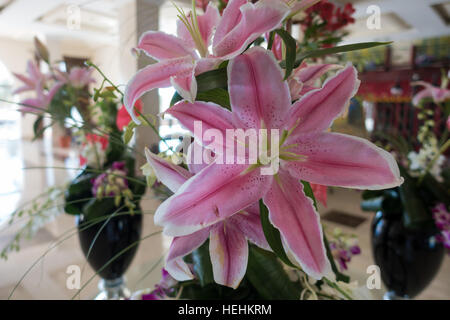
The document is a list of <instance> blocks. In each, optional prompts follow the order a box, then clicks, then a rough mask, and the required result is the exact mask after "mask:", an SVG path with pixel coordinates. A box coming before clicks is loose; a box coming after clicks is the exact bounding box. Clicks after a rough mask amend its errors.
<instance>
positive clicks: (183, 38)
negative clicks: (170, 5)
mask: <svg viewBox="0 0 450 320" xmlns="http://www.w3.org/2000/svg"><path fill="white" fill-rule="evenodd" d="M180 13H181V16H180V20H179V21H178V25H177V29H178V30H177V33H178V37H175V36H172V35H169V34H166V33H164V32H160V31H148V32H146V33H144V34H143V35H142V36H141V38H140V39H139V43H138V46H137V48H136V50H142V51H144V53H145V54H147V55H148V56H150V57H152V58H154V59H156V60H157V61H159V62H157V63H155V64H152V65H149V66H147V67H145V68H143V69H142V70H140V71H138V72H137V73H136V74H135V75H134V76H133V78H132V79H131V80H130V81H129V82H128V85H127V88H126V90H125V95H124V104H125V107H126V108H127V110H128V112H129V113H130V115H131V117H132V118H133V120H134V122H136V123H137V124H139V123H140V121H139V120H138V119H137V116H136V115H135V113H134V111H133V106H134V103H135V102H136V100H137V99H138V98H139V97H140V96H142V95H143V94H144V93H145V92H148V91H150V90H153V89H155V88H164V87H169V86H171V85H172V86H173V87H174V88H175V89H176V90H177V91H178V93H179V94H180V95H181V96H182V97H183V98H184V99H186V100H188V101H191V102H193V101H194V100H195V97H196V95H197V83H196V80H195V75H198V74H201V73H203V72H205V71H208V70H212V69H214V68H215V67H217V66H218V65H219V64H220V63H221V62H222V61H225V60H229V59H232V58H233V57H235V56H237V55H239V54H240V53H242V52H243V51H244V50H245V49H246V48H247V46H248V45H249V44H250V43H252V42H253V41H254V40H256V39H257V38H258V37H259V36H260V35H261V34H264V33H265V32H268V31H270V30H273V29H275V28H277V27H278V26H279V25H280V23H281V22H282V21H283V19H284V18H285V17H286V16H287V14H288V13H289V7H288V6H287V5H285V4H284V3H283V2H281V1H278V0H261V1H258V2H257V3H256V4H253V3H250V2H247V0H231V1H230V2H229V3H228V5H227V7H226V8H225V10H224V11H223V15H222V17H221V16H220V14H219V11H218V10H217V8H216V7H214V6H212V5H211V4H208V7H207V9H206V12H205V14H203V15H197V14H196V13H195V11H194V12H193V13H192V14H191V15H190V16H186V15H184V13H183V12H181V10H180ZM214 30H215V32H214ZM213 33H214V34H213ZM210 47H211V48H212V52H210V51H209V48H210Z"/></svg>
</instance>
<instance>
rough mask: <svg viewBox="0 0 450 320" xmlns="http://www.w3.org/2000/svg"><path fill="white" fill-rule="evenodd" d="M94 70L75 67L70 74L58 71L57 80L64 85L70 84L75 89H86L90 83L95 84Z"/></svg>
mask: <svg viewBox="0 0 450 320" xmlns="http://www.w3.org/2000/svg"><path fill="white" fill-rule="evenodd" d="M93 71H94V68H92V67H89V68H84V67H73V68H72V69H70V71H69V73H66V72H61V71H59V70H57V74H56V78H57V80H58V81H60V82H62V83H70V85H72V86H73V87H75V88H84V87H85V86H87V85H89V84H90V83H95V79H94V78H93V77H92V72H93Z"/></svg>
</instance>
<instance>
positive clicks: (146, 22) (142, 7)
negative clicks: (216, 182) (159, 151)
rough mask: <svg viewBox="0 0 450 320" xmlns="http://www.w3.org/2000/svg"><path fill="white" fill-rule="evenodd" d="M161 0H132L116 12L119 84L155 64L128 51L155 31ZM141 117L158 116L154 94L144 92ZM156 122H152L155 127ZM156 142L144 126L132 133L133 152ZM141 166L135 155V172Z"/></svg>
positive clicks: (157, 100)
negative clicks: (145, 35) (146, 32)
mask: <svg viewBox="0 0 450 320" xmlns="http://www.w3.org/2000/svg"><path fill="white" fill-rule="evenodd" d="M162 2H163V1H162V0H133V1H130V2H129V3H126V4H125V5H123V7H122V8H120V9H119V41H120V46H119V48H120V50H121V52H120V76H121V78H122V79H121V83H127V82H128V80H129V79H130V78H131V77H132V76H133V75H134V74H135V73H136V72H137V71H138V70H139V69H142V68H143V67H145V66H146V65H148V64H150V63H154V62H155V61H154V60H152V59H150V58H148V57H147V56H145V55H144V54H141V55H140V57H139V58H136V57H134V56H133V55H132V54H131V49H132V48H133V47H135V46H136V45H137V41H138V39H139V37H140V35H141V34H142V33H143V32H145V31H148V30H158V27H159V6H160V5H161V4H162ZM141 100H142V102H143V105H144V108H143V112H142V113H143V114H153V115H155V116H156V115H157V114H158V113H159V96H158V91H157V90H153V91H151V92H148V93H147V94H145V95H144V96H143V97H142V98H141ZM158 127H159V123H156V128H158ZM158 142H159V138H158V136H157V135H156V134H155V132H154V131H153V130H152V128H150V127H147V126H141V127H139V128H138V129H137V131H136V149H137V151H138V152H140V153H143V152H144V148H145V147H148V148H151V147H152V146H154V145H157V144H158ZM144 163H145V159H144V158H142V157H140V156H138V155H137V156H136V169H137V170H139V167H140V166H141V165H143V164H144Z"/></svg>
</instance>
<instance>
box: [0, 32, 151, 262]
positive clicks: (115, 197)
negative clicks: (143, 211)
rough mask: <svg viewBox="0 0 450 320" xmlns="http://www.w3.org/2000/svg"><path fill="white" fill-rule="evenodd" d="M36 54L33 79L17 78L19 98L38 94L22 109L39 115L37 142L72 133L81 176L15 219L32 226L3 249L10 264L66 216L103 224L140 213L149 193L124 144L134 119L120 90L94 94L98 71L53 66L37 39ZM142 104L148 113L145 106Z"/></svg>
mask: <svg viewBox="0 0 450 320" xmlns="http://www.w3.org/2000/svg"><path fill="white" fill-rule="evenodd" d="M35 51H36V56H37V57H38V59H37V62H32V61H29V62H28V63H27V74H26V75H20V74H15V76H16V77H17V78H18V79H19V80H20V81H21V82H23V85H22V86H21V87H19V88H17V89H16V90H15V93H23V92H28V91H31V93H32V94H33V97H31V98H26V99H23V100H22V101H21V102H20V103H19V110H20V111H21V112H22V113H32V114H36V115H37V116H38V117H37V120H36V121H35V123H34V133H35V137H36V138H37V137H39V136H41V135H42V134H43V132H44V131H45V130H46V129H47V128H49V127H51V126H53V125H56V124H58V125H60V126H61V127H63V128H67V129H68V130H70V132H71V134H72V135H73V136H74V137H75V139H76V142H77V145H78V146H79V155H80V168H72V169H78V170H79V174H78V176H77V177H76V178H75V179H73V180H72V181H71V182H69V183H68V184H64V185H62V186H52V187H50V188H49V189H48V190H47V191H45V192H44V193H43V194H41V195H39V196H38V197H37V198H35V199H33V200H32V201H30V202H28V203H25V204H24V206H23V207H21V208H19V209H17V210H16V211H15V212H14V213H13V214H12V215H11V218H10V220H9V225H11V224H12V223H13V222H18V221H20V220H21V219H20V218H26V222H25V223H24V224H23V226H22V227H21V228H20V229H19V230H18V232H17V234H16V235H15V237H14V238H13V240H12V241H11V242H9V243H8V244H7V245H6V246H5V247H4V248H3V250H2V252H1V257H2V258H5V259H6V258H7V256H8V253H9V252H11V251H13V250H19V248H20V242H21V240H22V239H23V238H31V237H32V236H33V235H34V234H35V232H36V231H37V230H39V228H40V227H42V226H43V225H44V224H45V223H48V222H49V221H51V220H52V219H53V218H55V216H56V215H58V214H60V213H62V212H65V213H67V214H72V215H80V214H83V215H84V216H85V217H87V220H86V221H90V220H91V218H92V219H97V220H98V221H99V222H100V221H105V220H106V219H107V218H108V216H110V215H111V214H118V213H122V214H124V213H130V214H135V213H140V208H139V201H140V199H141V197H142V195H143V194H144V192H145V189H146V182H145V179H144V178H143V177H136V176H135V174H134V166H135V155H134V154H133V153H132V152H131V151H130V149H131V150H132V148H130V147H129V146H127V145H126V144H125V143H124V142H123V140H122V135H123V133H124V128H125V127H126V125H127V124H128V123H129V122H130V120H131V118H130V116H129V115H128V113H127V112H126V110H125V109H124V107H123V106H122V109H120V110H121V111H120V110H118V109H119V106H120V100H119V99H118V98H117V96H116V94H117V90H118V89H117V87H105V83H106V82H107V80H106V79H105V80H104V81H103V83H102V84H101V87H100V88H96V89H94V92H91V91H89V84H92V83H94V82H95V80H94V79H93V77H92V72H93V71H94V70H95V68H96V67H95V66H94V67H92V66H87V67H74V68H72V69H71V70H70V71H69V72H64V71H61V70H60V69H58V68H57V64H54V63H51V62H50V55H49V52H48V50H47V49H46V47H45V46H44V45H43V44H42V43H41V42H40V41H39V40H37V39H35ZM41 64H46V66H47V68H46V69H47V70H48V72H47V73H42V72H41V71H40V70H41V69H40V67H39V66H40V65H41ZM136 105H137V108H139V107H141V108H142V106H140V101H138V102H137V103H136ZM44 118H49V119H50V124H49V125H43V120H44ZM69 169H70V168H69Z"/></svg>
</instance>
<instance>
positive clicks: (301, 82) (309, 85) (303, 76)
mask: <svg viewBox="0 0 450 320" xmlns="http://www.w3.org/2000/svg"><path fill="white" fill-rule="evenodd" d="M339 68H341V66H340V65H337V64H314V65H307V64H306V62H304V61H303V62H302V63H301V64H300V66H299V67H298V68H296V69H295V70H294V71H293V72H292V74H291V75H290V77H289V79H288V85H289V91H290V92H291V98H292V100H297V99H299V98H300V97H301V96H303V95H305V94H306V93H308V92H310V91H312V90H314V89H318V88H317V87H316V81H317V80H318V79H319V78H320V77H321V76H323V75H324V74H325V73H327V72H328V71H331V70H335V69H339Z"/></svg>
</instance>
